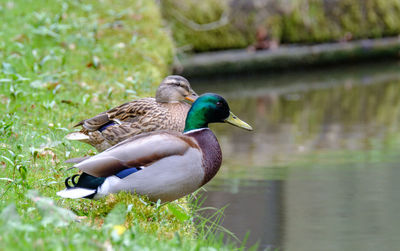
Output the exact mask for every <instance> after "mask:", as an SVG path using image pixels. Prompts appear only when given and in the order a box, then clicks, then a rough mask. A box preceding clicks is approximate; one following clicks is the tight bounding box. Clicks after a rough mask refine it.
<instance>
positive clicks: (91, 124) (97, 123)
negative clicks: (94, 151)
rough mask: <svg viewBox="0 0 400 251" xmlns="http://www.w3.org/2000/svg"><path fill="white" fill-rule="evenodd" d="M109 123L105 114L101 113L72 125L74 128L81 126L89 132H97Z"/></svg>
mask: <svg viewBox="0 0 400 251" xmlns="http://www.w3.org/2000/svg"><path fill="white" fill-rule="evenodd" d="M110 121H111V120H110V119H109V118H108V115H107V113H106V112H102V113H100V114H98V115H96V116H94V117H92V118H90V119H85V120H82V121H81V122H79V123H78V124H76V125H74V127H77V126H83V127H84V128H85V129H86V130H88V131H89V132H93V131H96V130H98V129H99V128H100V127H102V126H103V125H105V124H107V123H108V122H110Z"/></svg>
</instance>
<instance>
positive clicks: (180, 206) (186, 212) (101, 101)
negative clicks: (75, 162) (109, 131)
mask: <svg viewBox="0 0 400 251" xmlns="http://www.w3.org/2000/svg"><path fill="white" fill-rule="evenodd" d="M172 57H173V53H172V42H171V40H170V38H169V37H168V35H167V34H166V32H165V31H164V30H163V29H162V26H161V18H160V15H159V9H158V6H156V5H155V3H154V2H152V1H141V0H133V1H126V0H119V1H111V0H102V1H94V0H89V1H84V2H82V1H78V0H68V1H61V0H55V1H46V0H30V1H27V0H16V1H8V2H2V3H0V62H1V65H0V142H1V143H0V170H1V175H0V198H1V199H0V216H1V217H0V232H1V234H0V249H1V250H33V249H34V250H60V249H63V250H64V249H66V250H77V249H79V250H82V249H84V250H94V249H95V250H98V249H107V250H110V249H118V250H120V249H122V250H125V249H129V250H132V249H134V250H135V249H136V250H137V249H139V248H140V249H142V248H147V249H149V250H154V249H162V250H170V249H185V250H198V249H200V248H201V247H210V248H212V247H215V248H220V249H224V248H226V249H228V248H229V247H228V246H224V247H223V246H222V244H221V243H222V242H221V240H219V239H218V240H217V239H212V238H213V237H212V235H207V234H206V233H204V232H203V233H202V232H199V231H198V230H196V229H195V224H194V223H193V222H194V217H195V215H194V211H193V209H191V208H190V205H189V204H188V203H187V200H186V199H184V200H181V201H180V202H174V203H171V204H169V205H152V204H149V203H148V201H146V199H145V198H139V197H132V196H130V195H126V194H119V195H117V196H110V197H108V198H106V199H103V200H101V201H88V200H62V199H60V198H57V197H56V196H55V192H56V191H58V190H60V189H63V187H64V179H65V177H67V176H68V175H71V174H73V173H74V172H76V171H75V170H67V169H68V168H69V166H67V165H66V164H64V160H65V159H68V158H71V157H77V156H82V155H87V154H94V152H93V149H92V148H90V147H88V146H85V145H83V144H80V143H75V142H74V143H71V142H68V141H66V140H65V139H64V135H65V134H66V133H67V132H68V131H70V129H71V127H72V125H73V124H74V123H76V122H77V121H79V120H81V119H83V118H85V117H87V116H90V115H94V114H96V113H98V112H101V111H103V110H105V109H108V108H111V107H112V106H115V105H117V104H120V103H122V102H125V101H127V100H131V99H133V98H137V97H142V96H148V95H153V93H154V91H155V88H156V87H157V85H158V83H159V82H160V81H161V79H162V78H163V77H164V76H165V75H166V74H167V73H168V72H169V69H168V67H169V65H170V63H171V60H172ZM110 211H111V213H110ZM206 235H207V236H209V238H208V237H207V238H206ZM210 238H211V239H210Z"/></svg>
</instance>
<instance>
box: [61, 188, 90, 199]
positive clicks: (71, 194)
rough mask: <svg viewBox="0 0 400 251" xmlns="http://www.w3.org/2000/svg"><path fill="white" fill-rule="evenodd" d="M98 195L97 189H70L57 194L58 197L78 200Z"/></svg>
mask: <svg viewBox="0 0 400 251" xmlns="http://www.w3.org/2000/svg"><path fill="white" fill-rule="evenodd" d="M95 193H96V189H86V188H80V187H74V188H68V189H64V190H61V191H58V192H57V195H58V196H60V197H63V198H70V199H78V198H84V197H86V196H89V195H93V194H95Z"/></svg>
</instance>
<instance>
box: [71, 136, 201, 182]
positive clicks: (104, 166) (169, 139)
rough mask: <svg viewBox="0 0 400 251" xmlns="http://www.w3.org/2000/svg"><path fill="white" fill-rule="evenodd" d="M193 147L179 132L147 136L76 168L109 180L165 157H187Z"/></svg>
mask: <svg viewBox="0 0 400 251" xmlns="http://www.w3.org/2000/svg"><path fill="white" fill-rule="evenodd" d="M190 147H192V148H193V147H197V143H196V142H195V141H194V140H193V139H192V138H190V137H187V136H184V135H182V134H179V133H176V132H172V131H159V132H152V133H146V134H142V135H138V136H135V137H132V138H129V139H127V140H125V141H123V142H121V143H119V144H117V145H115V146H113V147H111V148H110V149H108V150H106V151H104V152H102V153H100V154H98V155H96V156H93V157H91V158H90V159H87V160H84V161H82V162H81V163H78V164H76V165H75V167H77V168H79V169H80V170H82V171H83V172H85V173H88V174H90V175H93V176H96V177H107V176H111V175H114V174H116V173H118V172H120V171H122V170H124V169H127V168H130V167H137V166H146V165H148V164H151V163H154V162H156V161H158V160H160V159H162V158H165V157H169V156H174V155H183V154H184V153H185V152H186V151H187V150H188V149H189V148H190Z"/></svg>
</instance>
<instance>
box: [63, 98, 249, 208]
mask: <svg viewBox="0 0 400 251" xmlns="http://www.w3.org/2000/svg"><path fill="white" fill-rule="evenodd" d="M215 122H226V123H229V124H232V125H235V126H238V127H241V128H244V129H247V130H252V128H251V127H250V126H249V125H248V124H246V123H245V122H243V121H241V120H240V119H239V118H237V117H236V116H235V115H234V114H233V113H232V112H230V110H229V106H228V103H227V102H226V101H225V99H224V98H222V97H221V96H219V95H217V94H204V95H202V96H200V97H199V98H198V99H197V100H196V101H195V102H194V104H193V105H192V107H191V109H190V110H189V113H188V115H187V119H186V123H185V130H184V133H178V132H175V131H166V130H164V131H155V132H149V133H145V134H141V135H137V136H134V137H131V138H129V139H127V140H125V141H123V142H121V143H119V144H117V145H115V146H113V147H112V148H110V149H108V150H106V151H104V152H102V153H99V154H97V155H95V156H93V157H90V158H88V159H86V160H83V161H82V162H80V163H78V164H75V165H74V167H76V168H79V169H80V170H82V171H83V173H82V174H81V175H74V176H72V177H69V178H67V179H66V180H65V184H66V186H67V188H66V189H65V190H62V191H59V192H58V193H57V194H58V195H59V196H61V197H65V198H94V199H97V198H100V197H103V196H105V195H107V194H110V193H117V192H119V191H130V192H132V193H134V192H136V193H138V194H141V195H147V196H148V197H149V199H150V200H153V201H157V200H158V199H161V200H162V201H172V200H175V199H178V198H180V197H182V196H184V195H187V194H189V193H192V192H194V191H196V190H197V189H198V188H200V187H201V186H203V185H204V184H206V183H207V182H208V181H210V180H211V179H212V178H213V177H214V176H215V174H216V173H217V172H218V170H219V167H220V166H221V161H222V154H221V148H220V146H219V143H218V140H217V138H216V137H215V135H214V134H213V133H212V131H211V130H210V129H209V128H208V124H209V123H215ZM78 176H79V179H78V182H75V178H76V177H78ZM69 180H71V182H72V184H73V186H71V185H69V184H68V183H69V182H68V181H69Z"/></svg>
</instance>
